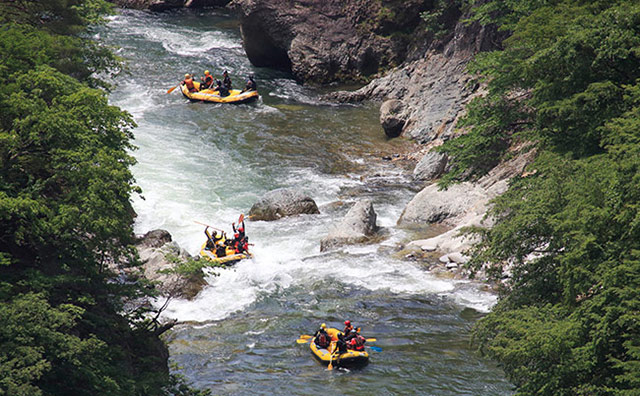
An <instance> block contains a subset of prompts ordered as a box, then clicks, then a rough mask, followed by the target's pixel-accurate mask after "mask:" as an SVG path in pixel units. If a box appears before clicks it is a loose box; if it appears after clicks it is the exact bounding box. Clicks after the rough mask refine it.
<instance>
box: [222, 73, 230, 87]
mask: <svg viewBox="0 0 640 396" xmlns="http://www.w3.org/2000/svg"><path fill="white" fill-rule="evenodd" d="M222 77H223V78H222V86H223V87H225V88H226V89H228V90H229V91H231V77H229V73H227V71H226V70H225V71H224V72H222Z"/></svg>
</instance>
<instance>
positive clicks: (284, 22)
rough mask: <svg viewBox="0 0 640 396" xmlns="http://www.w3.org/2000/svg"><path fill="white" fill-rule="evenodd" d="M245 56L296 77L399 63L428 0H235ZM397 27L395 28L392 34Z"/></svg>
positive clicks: (333, 76)
mask: <svg viewBox="0 0 640 396" xmlns="http://www.w3.org/2000/svg"><path fill="white" fill-rule="evenodd" d="M230 7H232V8H234V9H235V10H236V11H237V12H238V14H239V15H240V23H241V32H242V40H243V43H244V48H245V51H246V53H247V57H248V58H249V60H250V61H251V63H252V64H254V65H255V66H260V67H276V68H280V69H284V70H287V71H291V72H292V73H293V75H294V77H295V78H296V79H297V80H299V81H305V82H315V83H328V82H332V81H346V80H354V79H356V80H357V79H363V77H366V76H371V75H373V74H375V73H377V72H378V71H379V70H384V69H387V68H388V67H389V66H390V65H397V64H400V63H401V62H402V61H404V60H405V59H406V58H407V56H408V54H411V53H412V52H413V51H414V50H413V48H414V47H415V46H416V45H420V46H422V45H424V41H425V40H424V39H423V38H424V37H425V35H426V32H425V29H424V28H421V27H422V26H424V23H423V22H422V20H421V18H420V13H421V12H422V11H426V10H428V9H429V8H431V7H433V1H432V0H388V1H385V2H380V1H379V0H323V1H319V0H297V1H295V2H293V1H291V0H233V1H232V2H231V4H230ZM394 33H399V34H394Z"/></svg>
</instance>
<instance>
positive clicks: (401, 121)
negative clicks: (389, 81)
mask: <svg viewBox="0 0 640 396" xmlns="http://www.w3.org/2000/svg"><path fill="white" fill-rule="evenodd" d="M404 108H405V106H404V104H403V103H402V102H401V101H399V100H397V99H390V100H387V101H386V102H384V103H382V106H380V124H382V129H384V133H385V134H386V135H387V136H388V137H391V138H394V137H398V136H400V134H401V133H402V128H404V125H405V123H406V115H405V114H404Z"/></svg>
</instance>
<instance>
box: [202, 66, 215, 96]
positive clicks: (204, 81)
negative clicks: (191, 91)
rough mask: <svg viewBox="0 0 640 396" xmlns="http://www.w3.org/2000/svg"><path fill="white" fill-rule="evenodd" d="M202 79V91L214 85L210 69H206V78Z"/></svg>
mask: <svg viewBox="0 0 640 396" xmlns="http://www.w3.org/2000/svg"><path fill="white" fill-rule="evenodd" d="M200 80H202V84H200V90H201V91H203V90H205V89H209V88H211V87H212V86H213V76H212V75H211V73H210V72H209V70H205V71H204V78H203V77H200Z"/></svg>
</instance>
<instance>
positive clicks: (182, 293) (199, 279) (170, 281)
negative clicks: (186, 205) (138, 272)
mask: <svg viewBox="0 0 640 396" xmlns="http://www.w3.org/2000/svg"><path fill="white" fill-rule="evenodd" d="M136 247H137V249H138V254H139V256H140V259H141V260H142V262H143V265H142V270H143V272H144V276H145V278H147V279H148V280H150V281H154V282H157V283H158V286H157V287H158V289H159V290H160V292H161V293H162V294H164V295H170V296H175V297H184V298H193V297H195V296H196V295H197V294H198V293H199V292H200V290H201V289H202V288H203V287H204V285H206V281H205V280H204V274H201V275H196V276H193V277H189V278H187V277H183V276H181V275H177V274H166V273H163V271H165V270H170V269H173V268H174V267H175V263H174V262H172V261H170V260H168V258H167V256H168V255H169V256H175V257H178V258H183V259H186V258H190V257H191V256H190V255H189V253H187V252H186V251H185V250H184V249H182V248H181V247H180V246H179V245H178V244H177V243H176V242H172V241H171V234H169V232H168V231H166V230H153V231H149V232H148V233H146V234H145V236H144V237H142V238H141V239H140V240H139V243H138V245H137V246H136Z"/></svg>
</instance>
